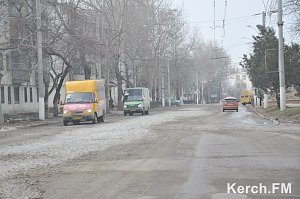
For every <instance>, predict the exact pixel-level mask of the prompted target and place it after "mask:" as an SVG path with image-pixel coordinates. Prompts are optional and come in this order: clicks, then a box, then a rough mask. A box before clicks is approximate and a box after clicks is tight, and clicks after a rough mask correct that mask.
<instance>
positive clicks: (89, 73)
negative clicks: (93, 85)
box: [80, 49, 91, 79]
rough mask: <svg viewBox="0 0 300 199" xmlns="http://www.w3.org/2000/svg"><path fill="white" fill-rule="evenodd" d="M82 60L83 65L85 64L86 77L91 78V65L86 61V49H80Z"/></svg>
mask: <svg viewBox="0 0 300 199" xmlns="http://www.w3.org/2000/svg"><path fill="white" fill-rule="evenodd" d="M80 62H81V65H82V66H83V70H84V78H85V79H91V67H90V66H89V64H87V62H86V56H85V52H84V49H83V50H81V51H80Z"/></svg>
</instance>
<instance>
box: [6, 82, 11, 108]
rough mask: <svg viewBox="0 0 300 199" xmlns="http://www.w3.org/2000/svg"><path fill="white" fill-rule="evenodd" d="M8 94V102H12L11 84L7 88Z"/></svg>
mask: <svg viewBox="0 0 300 199" xmlns="http://www.w3.org/2000/svg"><path fill="white" fill-rule="evenodd" d="M7 96H8V104H11V88H10V86H9V87H8V88H7Z"/></svg>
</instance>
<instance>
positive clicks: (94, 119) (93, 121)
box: [92, 113, 97, 124]
mask: <svg viewBox="0 0 300 199" xmlns="http://www.w3.org/2000/svg"><path fill="white" fill-rule="evenodd" d="M96 120H97V114H96V113H94V117H93V119H92V123H93V124H96Z"/></svg>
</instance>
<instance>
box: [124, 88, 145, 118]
mask: <svg viewBox="0 0 300 199" xmlns="http://www.w3.org/2000/svg"><path fill="white" fill-rule="evenodd" d="M123 101H124V107H123V109H124V116H126V115H127V114H129V115H133V114H134V113H142V115H148V114H149V111H150V93H149V89H148V88H144V87H134V88H126V89H124V100H123Z"/></svg>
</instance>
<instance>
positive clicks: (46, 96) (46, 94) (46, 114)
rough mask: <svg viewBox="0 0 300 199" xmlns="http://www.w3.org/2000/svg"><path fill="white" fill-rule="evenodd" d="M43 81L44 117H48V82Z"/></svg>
mask: <svg viewBox="0 0 300 199" xmlns="http://www.w3.org/2000/svg"><path fill="white" fill-rule="evenodd" d="M44 83H45V96H44V104H45V118H49V105H48V101H49V93H48V90H49V83H48V82H44Z"/></svg>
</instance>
